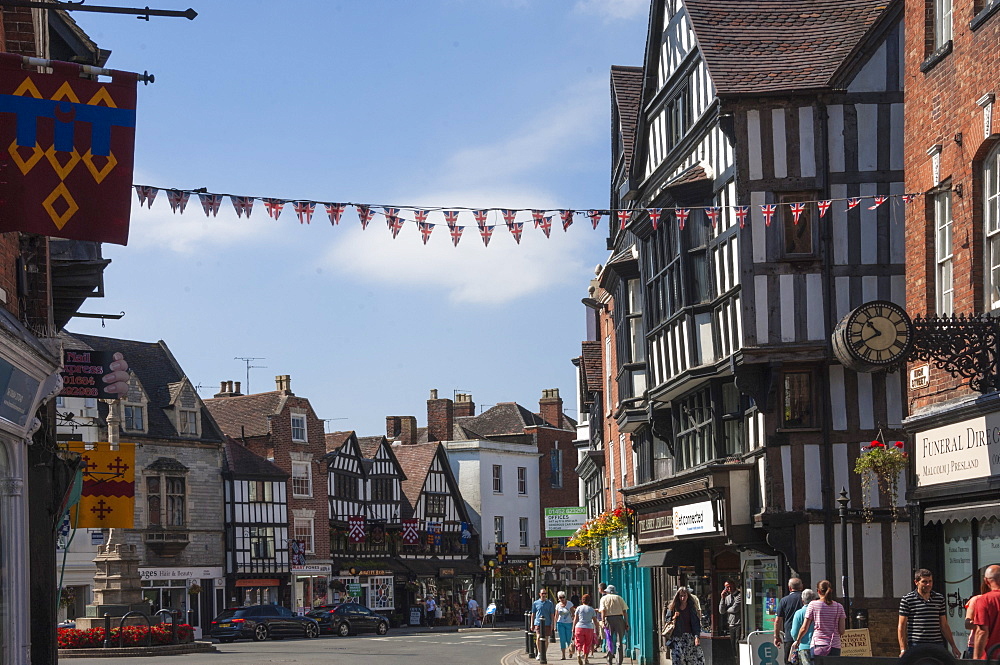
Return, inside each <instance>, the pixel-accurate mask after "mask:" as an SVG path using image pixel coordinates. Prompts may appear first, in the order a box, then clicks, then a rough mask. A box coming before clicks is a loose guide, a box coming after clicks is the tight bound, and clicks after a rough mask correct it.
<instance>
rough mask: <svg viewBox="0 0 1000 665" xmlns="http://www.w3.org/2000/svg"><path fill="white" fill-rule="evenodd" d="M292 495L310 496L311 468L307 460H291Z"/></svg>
mask: <svg viewBox="0 0 1000 665" xmlns="http://www.w3.org/2000/svg"><path fill="white" fill-rule="evenodd" d="M292 496H297V497H310V496H312V468H310V465H309V462H292ZM355 496H356V495H355Z"/></svg>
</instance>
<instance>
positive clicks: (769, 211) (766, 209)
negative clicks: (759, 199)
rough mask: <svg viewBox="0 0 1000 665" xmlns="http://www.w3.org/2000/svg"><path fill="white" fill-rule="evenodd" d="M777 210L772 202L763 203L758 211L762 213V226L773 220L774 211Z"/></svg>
mask: <svg viewBox="0 0 1000 665" xmlns="http://www.w3.org/2000/svg"><path fill="white" fill-rule="evenodd" d="M777 210H778V206H777V205H776V204H774V203H765V204H764V205H762V206H761V207H760V212H761V214H763V215H764V226H771V222H773V221H774V213H775V212H777Z"/></svg>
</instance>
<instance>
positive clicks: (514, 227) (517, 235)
mask: <svg viewBox="0 0 1000 665" xmlns="http://www.w3.org/2000/svg"><path fill="white" fill-rule="evenodd" d="M523 231H524V222H513V223H511V225H510V234H511V235H512V236H514V240H516V241H517V244H518V245H520V244H521V233H522V232H523Z"/></svg>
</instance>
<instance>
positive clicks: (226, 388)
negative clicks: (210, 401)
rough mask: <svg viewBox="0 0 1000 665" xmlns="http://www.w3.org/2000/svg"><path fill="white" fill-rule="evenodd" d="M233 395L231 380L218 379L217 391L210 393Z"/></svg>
mask: <svg viewBox="0 0 1000 665" xmlns="http://www.w3.org/2000/svg"><path fill="white" fill-rule="evenodd" d="M232 396H233V382H232V381H220V382H219V392H217V393H215V394H214V395H212V397H216V398H218V397H232Z"/></svg>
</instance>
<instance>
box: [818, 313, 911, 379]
mask: <svg viewBox="0 0 1000 665" xmlns="http://www.w3.org/2000/svg"><path fill="white" fill-rule="evenodd" d="M831 341H832V342H833V353H834V355H836V356H837V359H838V360H840V362H842V363H843V364H844V366H845V367H847V368H849V369H853V370H854V371H856V372H875V371H877V370H880V369H885V368H888V367H891V366H893V365H896V364H898V363H900V362H903V361H904V360H906V357H907V356H908V355H909V353H910V350H911V349H912V348H913V322H912V321H911V320H910V317H909V315H908V314H907V313H906V310H904V309H903V308H902V307H900V306H899V305H897V304H896V303H894V302H889V301H888V300H873V301H871V302H866V303H865V304H863V305H861V306H860V307H858V308H857V309H855V310H854V311H852V312H851V313H850V314H848V315H847V316H845V317H844V319H843V320H842V321H841V322H840V323H839V324H837V327H836V328H835V329H834V331H833V339H832V340H831Z"/></svg>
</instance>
